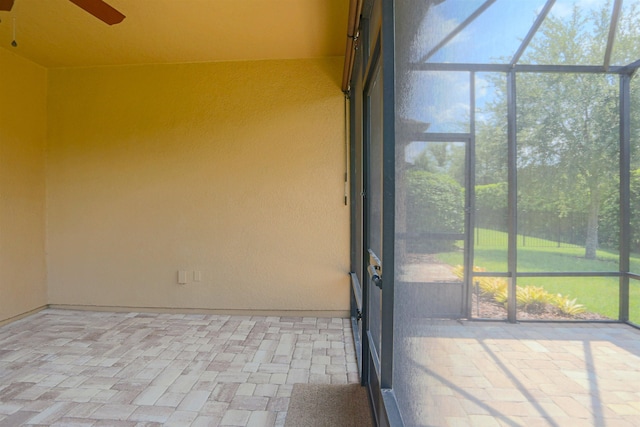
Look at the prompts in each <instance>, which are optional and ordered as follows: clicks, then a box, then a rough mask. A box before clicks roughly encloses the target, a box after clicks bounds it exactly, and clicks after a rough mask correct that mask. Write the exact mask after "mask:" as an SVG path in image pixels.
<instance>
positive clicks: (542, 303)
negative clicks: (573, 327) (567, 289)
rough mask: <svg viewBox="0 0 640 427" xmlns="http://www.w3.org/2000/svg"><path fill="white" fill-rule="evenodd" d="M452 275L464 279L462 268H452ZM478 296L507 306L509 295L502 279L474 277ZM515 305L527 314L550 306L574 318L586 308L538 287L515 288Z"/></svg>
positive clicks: (478, 269) (481, 270)
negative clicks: (478, 292)
mask: <svg viewBox="0 0 640 427" xmlns="http://www.w3.org/2000/svg"><path fill="white" fill-rule="evenodd" d="M473 271H477V272H483V271H486V270H485V269H484V268H481V267H473ZM453 273H454V274H455V275H456V276H458V277H459V278H460V279H462V278H463V277H464V267H463V266H461V265H458V266H456V267H454V269H453ZM474 283H477V285H478V289H479V291H480V295H482V296H485V297H488V298H491V299H492V300H493V301H495V302H497V303H498V304H504V305H505V306H506V304H507V298H508V295H509V285H508V281H507V280H506V279H504V278H502V277H476V279H475V282H474ZM516 304H517V306H518V308H520V309H521V310H524V311H526V312H528V313H539V312H541V311H543V310H544V309H545V307H548V306H552V307H553V308H555V309H557V310H558V311H560V312H561V313H563V314H566V315H568V316H576V315H578V314H580V313H584V312H585V311H586V307H585V306H584V305H582V304H578V303H577V298H573V299H571V298H569V297H568V296H564V295H562V294H557V295H553V294H551V293H549V292H548V291H547V290H546V289H544V288H543V287H540V286H530V285H529V286H516Z"/></svg>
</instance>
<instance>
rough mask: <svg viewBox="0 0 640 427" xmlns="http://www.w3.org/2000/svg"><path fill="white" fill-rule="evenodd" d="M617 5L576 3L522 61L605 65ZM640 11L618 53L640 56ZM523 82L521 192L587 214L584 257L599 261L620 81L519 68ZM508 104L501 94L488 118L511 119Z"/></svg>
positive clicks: (630, 14) (540, 203)
mask: <svg viewBox="0 0 640 427" xmlns="http://www.w3.org/2000/svg"><path fill="white" fill-rule="evenodd" d="M611 7H612V6H611V4H610V3H609V4H606V5H603V7H602V8H601V9H599V10H597V11H592V12H588V13H585V12H584V11H583V10H582V9H580V8H579V7H577V6H574V8H573V10H572V13H571V14H570V15H569V16H567V17H564V18H561V17H557V16H548V17H547V19H546V20H545V23H544V25H543V26H542V27H541V28H540V30H539V34H538V35H537V36H536V37H535V38H534V40H533V41H532V43H531V44H530V46H529V47H528V48H527V50H526V53H525V55H524V56H523V58H522V61H521V62H523V63H531V64H554V65H555V64H567V65H594V64H602V63H603V60H604V50H605V46H606V40H607V36H608V32H609V25H610V14H611ZM637 9H638V8H637V4H633V5H632V6H631V7H629V8H626V9H625V10H624V11H623V13H622V14H621V18H620V22H619V24H618V25H619V34H621V36H620V37H619V38H618V40H616V45H615V46H616V52H625V51H626V52H630V53H632V54H633V53H635V54H637V52H636V51H637V49H636V48H635V45H634V44H637V42H638V38H639V34H640V33H639V31H638V29H637V27H638V26H637V25H636V23H637V22H638V19H639V18H640V14H639V13H638V10H637ZM621 58H622V57H621ZM623 59H624V58H623ZM633 59H637V58H633ZM631 61H632V59H630V58H629V62H631ZM516 86H517V89H516V93H517V98H516V105H517V141H518V188H519V197H520V198H521V199H526V200H529V201H534V200H535V201H536V205H537V207H536V208H537V209H542V210H555V211H556V212H557V214H558V215H563V213H566V212H567V211H573V212H575V211H582V212H585V213H586V215H587V218H588V219H587V227H586V228H587V229H586V233H585V235H586V241H585V258H587V259H593V258H595V256H596V249H597V247H598V220H599V217H600V209H601V205H602V203H603V201H604V199H605V198H606V196H607V194H608V193H610V192H611V191H615V189H617V177H618V159H619V122H620V120H619V111H618V99H619V79H618V77H617V76H613V75H608V74H581V73H518V74H517V79H516ZM499 94H500V93H499ZM505 105H506V96H505V94H504V92H502V96H499V97H498V98H497V101H496V102H495V103H494V105H490V106H488V107H487V108H488V110H489V111H488V114H489V117H491V116H492V114H493V119H490V120H489V122H490V123H491V122H492V121H493V122H499V120H496V119H495V118H496V117H498V118H499V117H504V111H505ZM503 121H504V119H503ZM479 130H480V131H484V132H485V133H486V132H488V130H486V129H485V130H483V129H482V128H480V129H479ZM483 183H489V182H487V181H486V180H485V181H483Z"/></svg>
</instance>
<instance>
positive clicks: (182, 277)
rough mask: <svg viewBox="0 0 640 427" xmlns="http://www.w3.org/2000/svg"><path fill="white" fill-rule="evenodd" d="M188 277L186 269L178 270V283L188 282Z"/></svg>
mask: <svg viewBox="0 0 640 427" xmlns="http://www.w3.org/2000/svg"><path fill="white" fill-rule="evenodd" d="M188 281H189V279H188V278H187V271H186V270H178V284H180V285H186V284H187V283H188Z"/></svg>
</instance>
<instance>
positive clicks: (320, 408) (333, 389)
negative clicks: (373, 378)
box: [284, 384, 373, 427]
mask: <svg viewBox="0 0 640 427" xmlns="http://www.w3.org/2000/svg"><path fill="white" fill-rule="evenodd" d="M284 425H285V427H372V426H373V419H372V417H371V409H370V406H369V398H368V397H367V389H366V388H365V387H362V386H360V384H294V385H293V392H292V393H291V401H290V402H289V410H288V411H287V418H286V421H285V424H284Z"/></svg>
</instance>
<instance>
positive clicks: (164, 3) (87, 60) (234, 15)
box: [0, 0, 349, 67]
mask: <svg viewBox="0 0 640 427" xmlns="http://www.w3.org/2000/svg"><path fill="white" fill-rule="evenodd" d="M106 1H107V3H109V4H110V5H111V6H113V7H115V8H116V9H118V10H119V11H120V12H122V13H123V14H124V15H126V18H125V20H124V21H122V22H121V23H120V24H116V25H113V26H109V25H107V24H105V23H103V22H102V21H100V20H98V19H97V18H95V17H93V16H92V15H90V14H88V13H87V12H85V11H84V10H82V9H80V8H79V7H77V6H76V5H74V4H73V3H71V2H70V1H69V0H15V4H14V6H13V10H12V11H11V12H0V20H1V22H0V48H4V49H7V50H10V51H12V52H14V53H16V54H17V55H19V56H22V57H24V58H28V59H30V60H32V61H34V62H36V63H38V64H40V65H42V66H44V67H88V66H102V65H128V64H150V63H184V62H212V61H236V60H261V59H290V58H316V57H327V56H341V55H344V49H345V43H346V32H347V16H348V7H349V1H348V0H106ZM14 18H15V25H16V42H17V43H18V46H17V47H15V48H14V47H11V41H12V40H13V35H12V33H13V23H14Z"/></svg>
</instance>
